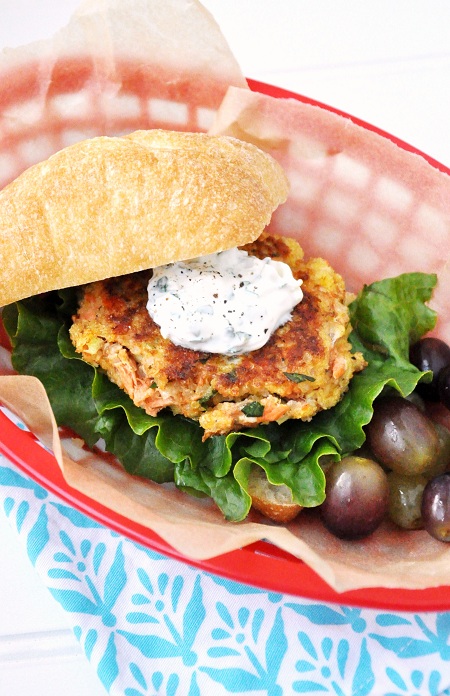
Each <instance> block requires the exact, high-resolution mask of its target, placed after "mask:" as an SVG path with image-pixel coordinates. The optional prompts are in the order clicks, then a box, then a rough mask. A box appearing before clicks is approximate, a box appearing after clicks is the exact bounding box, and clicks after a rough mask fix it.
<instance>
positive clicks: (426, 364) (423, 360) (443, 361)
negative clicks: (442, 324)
mask: <svg viewBox="0 0 450 696" xmlns="http://www.w3.org/2000/svg"><path fill="white" fill-rule="evenodd" d="M409 359H410V361H411V362H412V364H413V365H415V366H416V367H417V368H418V369H419V370H421V371H422V372H425V371H427V370H431V371H432V373H433V379H432V381H431V382H429V383H428V384H425V383H422V382H420V383H419V384H418V385H417V391H418V392H419V394H420V395H421V396H423V398H424V399H426V400H427V401H439V394H438V386H437V384H438V377H439V372H440V371H441V370H442V369H443V368H444V367H446V366H447V365H450V346H448V345H447V344H446V343H444V341H441V339H440V338H433V337H431V336H427V337H426V338H422V339H421V340H420V341H417V343H415V344H414V345H413V346H412V347H411V350H410V353H409Z"/></svg>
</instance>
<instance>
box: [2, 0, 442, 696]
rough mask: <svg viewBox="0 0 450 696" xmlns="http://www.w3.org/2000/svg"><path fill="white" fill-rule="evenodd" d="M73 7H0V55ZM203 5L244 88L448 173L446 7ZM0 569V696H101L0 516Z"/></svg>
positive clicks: (294, 2)
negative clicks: (296, 100)
mask: <svg viewBox="0 0 450 696" xmlns="http://www.w3.org/2000/svg"><path fill="white" fill-rule="evenodd" d="M161 1H162V2H163V0H161ZM77 4H78V3H77V2H76V1H75V0H0V47H3V46H14V45H19V44H22V43H26V42H28V41H31V40H34V39H36V38H44V37H45V36H49V35H51V34H52V33H53V31H54V30H55V29H57V28H58V27H59V26H61V25H62V24H64V23H65V22H66V21H67V19H68V17H69V16H70V14H71V12H72V11H73V9H74V8H75V7H76V6H77ZM203 4H204V5H205V6H206V7H207V8H208V9H209V10H210V11H211V12H212V14H213V15H214V17H215V18H216V20H217V22H218V23H219V25H220V27H221V28H222V31H223V33H224V35H225V36H226V38H227V39H228V41H229V43H230V45H231V48H232V50H233V51H234V53H235V55H236V57H237V59H238V61H239V63H240V65H241V66H242V69H243V71H244V73H245V74H246V75H247V76H248V77H253V78H255V79H259V80H262V81H265V82H271V83H273V84H277V85H280V86H282V87H286V88H288V89H291V90H294V91H297V92H300V93H302V94H305V95H307V96H309V97H312V98H314V99H317V100H319V101H322V102H325V103H328V104H330V105H332V106H334V107H336V108H339V109H341V110H343V111H346V112H348V113H351V114H354V115H355V116H358V117H360V118H362V119H364V120H366V121H368V122H371V123H373V124H375V125H377V126H378V127H380V128H383V129H384V130H387V131H389V132H391V133H393V134H394V135H396V136H398V137H399V138H402V139H403V140H406V141H407V142H410V143H411V144H413V145H415V146H416V147H417V148H419V149H421V150H422V151H424V152H426V153H427V154H429V155H431V156H432V157H434V158H436V159H438V160H440V161H441V162H443V163H444V164H446V165H447V166H450V137H449V124H450V41H449V38H450V2H448V0H395V2H392V0H377V2H376V3H374V2H372V3H368V2H361V0H314V1H313V0H204V2H203ZM0 559H1V561H0V563H1V565H0V568H1V572H0V696H6V694H7V695H8V696H26V695H27V694H33V696H60V694H61V693H64V696H75V695H77V696H79V695H83V696H100V695H101V694H104V693H105V692H104V689H103V687H102V686H101V685H100V683H99V682H98V680H97V678H96V675H95V674H94V673H93V671H92V670H91V668H90V666H89V664H88V662H87V660H86V659H85V657H84V655H83V654H82V652H81V650H80V648H79V646H78V643H77V641H76V640H75V638H74V637H73V635H72V631H71V628H70V624H69V622H68V618H67V617H66V616H65V615H64V613H63V611H62V609H61V608H60V607H59V606H58V605H57V604H56V603H55V602H54V601H53V599H52V598H51V597H50V595H49V594H48V593H47V590H46V589H45V588H44V587H43V586H42V584H41V583H40V581H39V580H38V578H37V577H36V576H35V573H34V570H33V568H32V567H31V565H30V563H29V561H28V559H27V558H26V555H25V553H24V551H23V550H22V549H21V548H20V546H19V544H18V543H17V539H16V535H15V533H14V531H13V530H11V529H10V527H9V525H8V522H7V521H6V519H5V518H4V515H3V513H2V512H1V511H0Z"/></svg>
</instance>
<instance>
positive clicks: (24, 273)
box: [0, 130, 288, 306]
mask: <svg viewBox="0 0 450 696" xmlns="http://www.w3.org/2000/svg"><path fill="white" fill-rule="evenodd" d="M287 192H288V184H287V179H286V176H285V174H284V172H283V170H282V169H281V167H280V166H279V165H278V164H277V162H275V160H274V159H273V158H272V157H270V156H269V155H267V154H266V153H264V152H262V151H261V150H259V149H258V148H257V147H255V146H253V145H250V144H248V143H245V142H242V141H240V140H236V139H234V138H230V137H226V136H208V135H205V134H200V133H179V132H173V131H162V130H150V131H137V132H135V133H132V134H130V135H127V136H123V137H97V138H93V139H91V140H85V141H83V142H80V143H77V144H75V145H72V146H70V147H67V148H65V149H63V150H61V151H59V152H57V153H56V154H55V155H53V156H52V157H50V158H49V159H48V160H47V161H45V162H41V163H40V164H37V165H35V166H33V167H30V169H27V170H26V171H25V172H24V173H23V174H21V175H20V176H19V177H18V178H17V179H16V180H15V181H13V182H12V183H11V184H9V186H7V187H6V188H5V189H3V191H1V192H0V259H1V268H0V306H1V305H5V304H8V303H10V302H14V301H16V300H19V299H21V298H24V297H28V296H31V295H36V294H38V293H41V292H45V291H48V290H53V289H57V288H63V287H69V286H72V285H80V284H83V283H87V282H91V281H94V280H100V279H104V278H109V277H112V276H117V275H122V274H125V273H131V272H134V271H138V270H142V269H145V268H153V267H155V266H160V265H163V264H166V263H170V262H173V261H177V260H182V259H189V258H194V257H196V256H200V255H205V254H210V253H213V252H216V251H221V250H223V249H227V248H231V247H234V246H239V245H243V244H247V243H248V242H251V241H253V240H255V239H256V238H257V237H258V236H259V235H260V233H261V232H262V231H263V229H264V227H265V226H266V225H267V224H268V222H269V220H270V218H271V215H272V213H273V211H274V210H275V209H276V208H277V207H278V205H279V204H280V203H282V202H283V201H284V200H285V199H286V197H287Z"/></svg>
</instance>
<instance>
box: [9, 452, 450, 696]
mask: <svg viewBox="0 0 450 696" xmlns="http://www.w3.org/2000/svg"><path fill="white" fill-rule="evenodd" d="M0 508H1V510H3V514H5V515H6V516H7V517H8V519H9V521H10V523H11V525H12V527H13V529H15V530H17V535H18V538H19V539H20V541H21V542H22V543H23V545H24V546H25V548H26V551H27V553H28V556H29V559H30V562H31V563H32V564H33V566H34V567H35V569H36V572H37V573H38V574H39V575H40V577H41V578H42V581H43V582H44V583H45V585H46V586H47V587H48V589H49V591H50V593H51V595H52V596H53V597H54V599H55V600H56V601H57V602H58V603H59V604H60V605H61V606H62V607H63V609H64V610H65V611H66V612H67V614H68V618H69V620H70V622H71V624H72V625H73V630H74V633H75V635H76V637H77V638H78V640H79V641H80V644H81V646H82V648H83V650H84V652H85V654H86V658H87V659H88V660H89V661H90V662H91V663H92V666H93V667H94V669H95V670H96V672H97V674H98V677H99V679H100V681H101V682H102V683H103V685H104V686H105V688H106V691H107V692H109V693H110V694H112V695H114V696H148V695H151V696H156V695H158V696H159V695H163V694H164V696H202V695H208V696H209V695H210V694H214V696H222V695H225V694H252V695H253V696H281V695H282V694H284V695H287V696H289V695H291V694H313V693H325V694H335V695H337V696H366V695H368V694H371V695H372V696H438V695H440V696H443V695H444V694H446V695H447V696H449V695H450V638H449V637H450V612H430V613H422V614H414V613H407V612H403V613H402V612H392V611H375V610H370V609H358V608H352V607H348V606H340V605H335V604H325V603H323V602H320V603H318V602H315V601H312V600H306V599H302V598H299V597H295V596H290V595H285V594H278V593H274V592H267V591H264V590H259V589H256V588H251V587H248V586H245V585H242V584H239V583H236V582H232V581H230V580H224V579H222V578H220V577H216V576H213V575H211V574H209V573H206V572H202V571H199V570H197V569H194V568H192V567H190V566H188V565H185V564H183V563H181V562H179V561H176V560H172V559H169V558H166V557H165V556H162V555H160V554H158V553H155V552H154V551H151V550H149V549H147V548H144V547H142V546H140V545H138V544H136V543H134V542H132V541H130V540H128V539H126V538H125V537H123V536H120V535H118V534H117V533H115V532H112V531H111V530H109V529H107V528H105V527H103V526H101V525H100V524H98V523H97V522H95V521H93V520H92V519H90V518H89V517H87V516H85V515H83V514H81V513H79V512H78V511H77V510H75V509H74V508H72V507H69V506H68V505H66V504H64V503H62V502H61V500H59V499H58V498H56V497H55V496H54V495H52V494H50V493H49V492H47V491H46V490H45V489H44V488H42V487H41V486H40V485H38V484H36V483H34V482H33V481H32V480H31V479H30V478H28V477H27V476H25V475H24V474H22V473H21V472H20V471H19V470H18V469H17V468H15V467H14V466H13V465H12V464H11V463H10V462H9V461H7V460H6V459H5V458H4V457H2V456H1V455H0ZM0 514H2V513H1V511H0Z"/></svg>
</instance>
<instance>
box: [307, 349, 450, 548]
mask: <svg viewBox="0 0 450 696" xmlns="http://www.w3.org/2000/svg"><path fill="white" fill-rule="evenodd" d="M410 361H411V363H412V364H413V365H415V366H416V367H417V368H419V369H420V370H421V371H431V372H432V373H433V378H432V381H431V382H429V383H427V384H425V383H422V382H421V383H419V385H418V387H417V390H416V392H414V393H413V394H412V395H410V397H408V398H403V397H400V396H398V395H392V394H389V395H383V396H381V397H379V398H378V399H377V400H376V401H375V404H374V414H373V417H372V420H371V421H370V423H369V424H368V425H367V427H366V436H367V440H366V445H365V447H364V452H360V453H354V454H353V455H351V456H347V457H344V458H343V459H342V460H341V461H340V462H338V463H335V464H332V465H331V466H330V467H329V468H328V470H327V471H326V489H325V493H326V498H325V501H324V503H322V505H321V506H320V508H319V510H320V514H321V518H322V521H323V522H324V524H325V526H326V527H327V528H328V529H329V530H330V531H331V532H332V533H333V534H335V535H336V536H338V537H340V538H342V539H360V538H363V537H366V536H368V535H369V534H371V533H372V532H374V531H375V529H376V528H377V527H378V526H379V525H380V524H381V522H382V520H383V519H384V518H385V516H386V515H389V517H390V518H391V520H392V521H393V522H395V524H397V525H398V526H399V527H402V528H403V529H426V531H427V532H429V534H431V536H433V537H435V538H436V539H438V540H440V541H450V431H449V430H448V429H447V428H445V427H444V426H442V425H440V424H439V423H436V422H434V421H433V420H432V419H431V418H430V416H429V415H428V414H427V402H440V403H441V404H443V405H444V406H445V407H446V408H448V409H450V347H449V346H448V345H447V344H446V343H444V342H443V341H441V340H440V339H437V338H431V337H427V338H424V339H422V340H420V341H419V342H418V343H416V344H415V345H414V346H412V348H411V352H410ZM359 455H361V456H359Z"/></svg>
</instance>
